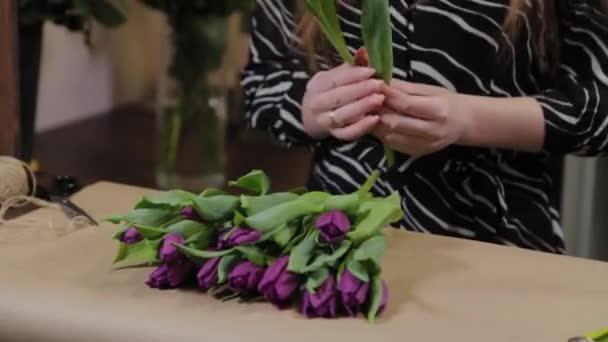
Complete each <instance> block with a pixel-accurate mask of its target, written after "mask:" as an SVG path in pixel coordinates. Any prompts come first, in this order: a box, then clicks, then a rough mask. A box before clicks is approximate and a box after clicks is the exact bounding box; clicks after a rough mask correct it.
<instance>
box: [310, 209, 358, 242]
mask: <svg viewBox="0 0 608 342" xmlns="http://www.w3.org/2000/svg"><path fill="white" fill-rule="evenodd" d="M316 227H317V229H318V230H319V233H320V234H321V238H323V240H324V241H325V242H328V243H336V242H340V241H342V240H343V239H344V237H346V233H348V232H349V231H350V229H351V224H350V221H349V220H348V216H346V214H344V213H343V212H341V211H340V210H332V211H328V212H326V213H325V214H323V215H321V216H319V218H317V222H316Z"/></svg>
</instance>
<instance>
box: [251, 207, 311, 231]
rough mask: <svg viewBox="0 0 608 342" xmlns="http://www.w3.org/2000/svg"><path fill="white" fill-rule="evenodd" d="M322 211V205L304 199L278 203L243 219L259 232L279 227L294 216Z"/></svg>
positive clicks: (294, 217)
mask: <svg viewBox="0 0 608 342" xmlns="http://www.w3.org/2000/svg"><path fill="white" fill-rule="evenodd" d="M322 211H323V205H320V204H315V203H311V202H310V201H305V200H301V199H298V200H295V201H290V202H286V203H283V204H279V205H277V206H274V207H272V208H270V209H266V210H264V211H262V212H259V213H257V214H255V215H253V216H250V217H248V218H247V220H246V221H245V222H246V223H247V226H249V227H251V228H252V229H256V230H259V231H261V232H268V231H271V230H273V229H274V228H276V227H280V226H282V225H284V224H286V223H287V222H290V221H292V220H294V219H296V218H299V217H302V216H306V215H312V214H319V213H321V212H322Z"/></svg>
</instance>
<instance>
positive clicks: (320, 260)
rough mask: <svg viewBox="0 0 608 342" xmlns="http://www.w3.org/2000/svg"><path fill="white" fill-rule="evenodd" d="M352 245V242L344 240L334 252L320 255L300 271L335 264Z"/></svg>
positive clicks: (313, 269)
mask: <svg viewBox="0 0 608 342" xmlns="http://www.w3.org/2000/svg"><path fill="white" fill-rule="evenodd" d="M351 246H352V242H350V241H348V240H343V241H342V243H341V244H340V247H339V248H338V249H337V250H336V251H335V252H333V253H332V254H321V255H318V256H317V257H316V258H315V260H314V261H313V262H312V263H311V264H310V265H306V266H305V267H303V268H302V269H301V272H299V273H309V272H314V271H316V270H318V269H319V268H322V267H324V266H333V265H334V264H335V263H336V262H337V261H338V260H339V259H340V258H342V257H343V256H344V255H345V254H346V253H348V250H349V249H350V247H351Z"/></svg>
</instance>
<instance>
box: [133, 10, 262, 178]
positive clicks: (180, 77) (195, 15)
mask: <svg viewBox="0 0 608 342" xmlns="http://www.w3.org/2000/svg"><path fill="white" fill-rule="evenodd" d="M143 2H144V3H145V4H146V5H147V6H149V7H150V8H153V9H156V10H159V11H161V12H163V13H164V14H165V15H166V18H167V22H168V23H169V25H170V27H171V29H172V31H173V37H172V38H173V39H172V40H173V46H174V51H173V53H174V55H173V59H172V62H171V64H170V66H169V70H168V73H169V75H170V76H171V77H172V78H174V79H175V80H176V81H177V84H178V89H177V92H178V94H177V97H178V101H177V102H178V103H177V108H175V110H174V112H173V113H172V115H171V119H170V120H168V122H167V124H168V125H169V126H170V127H169V128H168V129H167V136H166V137H164V138H163V140H164V141H163V142H161V143H162V144H163V145H164V148H163V150H164V151H163V156H161V159H162V160H161V164H162V165H161V167H162V168H163V169H165V170H168V171H175V168H176V166H177V165H176V163H177V150H178V145H179V140H180V134H181V132H182V129H183V127H184V126H185V125H187V124H188V121H190V120H191V119H192V118H193V117H194V116H196V115H209V114H210V113H209V112H210V111H211V109H210V108H209V103H208V99H209V97H210V96H211V95H212V94H211V92H212V89H209V86H208V77H209V74H210V73H211V72H213V71H215V70H217V69H218V68H220V67H221V66H222V62H223V58H224V53H225V51H226V48H227V29H228V28H227V20H226V18H227V17H228V16H229V15H230V14H232V13H234V12H242V13H249V12H251V11H253V9H254V7H255V0H228V1H226V0H224V1H217V0H143ZM212 126H213V125H212V124H211V122H209V124H207V125H205V127H203V128H202V129H203V130H206V131H203V132H201V138H202V139H205V138H207V137H210V136H213V134H206V132H209V130H213V129H217V127H212ZM203 143H208V144H213V142H212V141H204V142H203ZM209 160H214V158H209Z"/></svg>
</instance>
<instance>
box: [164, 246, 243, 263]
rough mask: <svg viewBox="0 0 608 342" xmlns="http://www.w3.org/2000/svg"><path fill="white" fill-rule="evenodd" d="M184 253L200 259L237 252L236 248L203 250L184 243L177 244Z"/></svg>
mask: <svg viewBox="0 0 608 342" xmlns="http://www.w3.org/2000/svg"><path fill="white" fill-rule="evenodd" d="M175 246H176V247H177V248H178V249H179V250H180V251H181V252H182V253H183V254H184V255H186V256H188V257H190V258H193V259H195V260H200V259H203V260H204V259H211V258H215V257H223V256H225V255H229V254H233V253H235V250H234V249H227V250H224V251H202V250H198V249H195V248H190V247H187V246H184V245H178V244H176V245H175Z"/></svg>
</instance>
